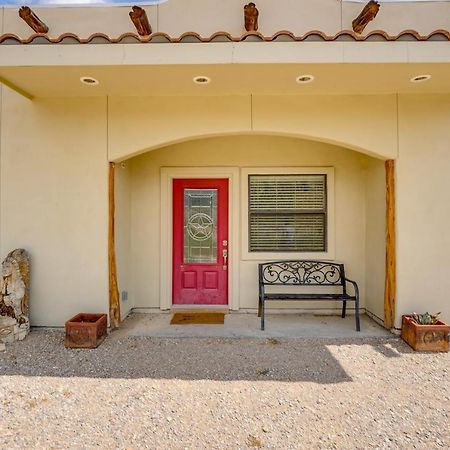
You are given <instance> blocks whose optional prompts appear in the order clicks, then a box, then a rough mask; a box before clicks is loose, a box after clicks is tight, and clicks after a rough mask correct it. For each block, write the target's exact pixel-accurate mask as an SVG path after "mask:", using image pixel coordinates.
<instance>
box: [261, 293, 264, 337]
mask: <svg viewBox="0 0 450 450" xmlns="http://www.w3.org/2000/svg"><path fill="white" fill-rule="evenodd" d="M264 303H265V302H264V298H262V299H261V330H264V327H265V323H264V319H265V318H264V314H265V304H264Z"/></svg>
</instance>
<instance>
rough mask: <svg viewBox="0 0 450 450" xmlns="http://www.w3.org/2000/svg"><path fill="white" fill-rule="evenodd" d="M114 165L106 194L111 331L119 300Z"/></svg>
mask: <svg viewBox="0 0 450 450" xmlns="http://www.w3.org/2000/svg"><path fill="white" fill-rule="evenodd" d="M115 166H116V165H115V164H114V163H113V162H110V163H109V177H108V193H109V202H108V203H109V208H108V209H109V220H108V271H109V321H110V326H111V329H112V330H114V329H116V328H119V326H120V298H119V287H118V284H117V264H116V244H115V242H116V240H115V210H116V207H115V192H114V191H115V182H114V178H115V177H114V176H115Z"/></svg>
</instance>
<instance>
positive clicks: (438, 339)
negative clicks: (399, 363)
mask: <svg viewBox="0 0 450 450" xmlns="http://www.w3.org/2000/svg"><path fill="white" fill-rule="evenodd" d="M439 314H440V313H437V314H430V313H428V312H426V313H425V314H417V313H413V314H411V315H405V316H402V339H403V340H404V341H405V342H406V343H407V344H408V345H409V346H411V347H412V348H413V349H414V350H416V351H428V352H448V350H449V332H450V326H449V325H447V324H446V323H444V322H442V321H441V320H439Z"/></svg>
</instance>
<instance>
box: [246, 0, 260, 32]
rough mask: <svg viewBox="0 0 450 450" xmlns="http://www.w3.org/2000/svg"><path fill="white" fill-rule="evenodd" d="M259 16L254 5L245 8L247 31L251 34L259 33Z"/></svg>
mask: <svg viewBox="0 0 450 450" xmlns="http://www.w3.org/2000/svg"><path fill="white" fill-rule="evenodd" d="M258 16H259V11H258V9H257V8H256V5H255V4H254V3H249V4H248V5H245V6H244V23H245V29H246V30H247V31H248V32H249V33H254V32H255V31H258Z"/></svg>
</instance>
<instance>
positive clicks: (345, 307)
mask: <svg viewBox="0 0 450 450" xmlns="http://www.w3.org/2000/svg"><path fill="white" fill-rule="evenodd" d="M346 309H347V300H344V301H343V302H342V315H341V317H342V318H344V317H345V311H346Z"/></svg>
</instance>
